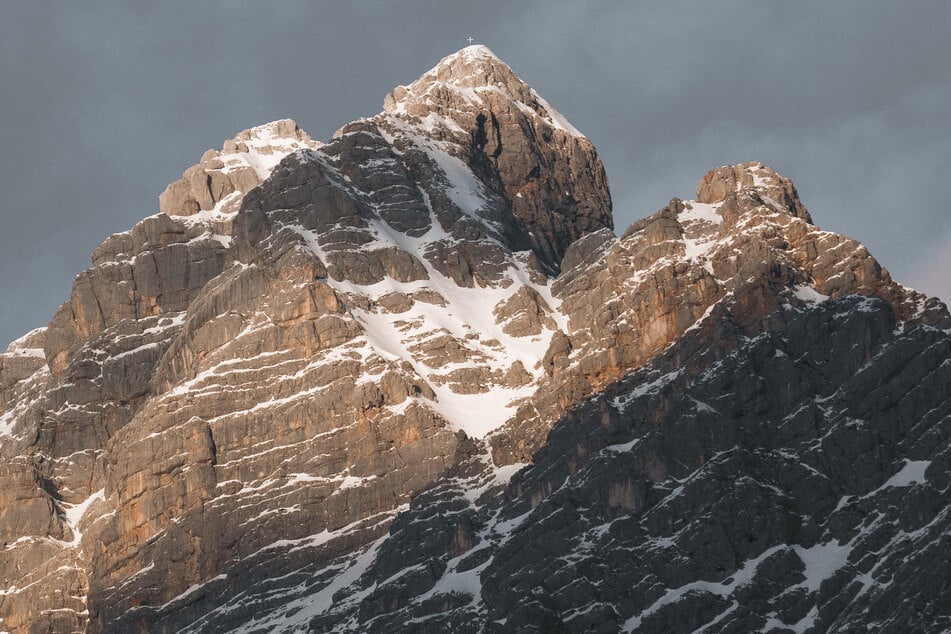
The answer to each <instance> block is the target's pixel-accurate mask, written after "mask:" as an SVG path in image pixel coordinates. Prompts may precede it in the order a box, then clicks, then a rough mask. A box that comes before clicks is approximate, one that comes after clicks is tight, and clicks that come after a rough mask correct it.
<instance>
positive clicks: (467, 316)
mask: <svg viewBox="0 0 951 634" xmlns="http://www.w3.org/2000/svg"><path fill="white" fill-rule="evenodd" d="M158 209H159V213H157V214H155V215H152V216H149V217H147V218H145V219H144V220H142V221H141V222H139V223H138V224H137V225H136V226H135V227H133V228H132V229H131V230H129V231H126V232H122V233H117V234H115V235H112V236H110V237H109V238H107V239H106V240H105V241H104V242H103V243H102V244H101V245H100V246H99V247H98V248H97V249H96V250H95V252H94V253H93V256H92V267H91V268H89V269H87V270H85V271H83V272H82V273H80V274H79V275H78V276H77V277H76V279H75V281H74V283H73V290H72V294H71V296H70V297H69V299H68V300H67V301H66V302H65V303H64V304H63V305H62V306H61V307H60V308H59V310H57V311H56V313H55V314H54V315H53V316H52V319H51V321H50V323H49V325H48V326H47V327H45V328H39V329H37V330H34V331H32V332H30V333H28V334H27V335H25V336H24V337H22V338H20V339H19V340H17V341H15V342H13V343H12V344H10V346H9V347H8V348H7V349H6V352H5V353H3V354H0V631H2V632H10V633H17V634H19V633H26V632H31V633H33V632H75V631H82V632H246V633H250V632H285V631H286V632H291V631H314V632H622V631H623V632H693V631H710V632H727V631H728V632H744V631H768V632H826V631H883V632H942V631H947V630H948V629H951V602H949V601H948V596H949V592H951V316H949V314H948V310H947V307H946V306H945V305H944V304H943V303H941V302H940V301H938V300H937V299H934V298H930V299H929V298H927V297H925V296H924V295H922V294H920V293H918V292H916V291H914V290H911V289H908V288H905V287H903V286H901V285H900V284H898V283H896V282H895V281H894V280H892V279H891V277H890V276H889V274H888V272H887V271H886V270H885V269H884V268H883V267H882V266H881V265H879V263H878V262H877V261H876V260H875V259H874V258H873V257H872V256H871V255H870V254H869V253H868V251H867V250H866V249H865V248H864V247H863V246H862V245H861V244H859V243H857V242H856V241H854V240H852V239H850V238H847V237H845V236H842V235H838V234H835V233H830V232H827V231H822V230H820V229H819V228H818V227H817V226H816V225H814V224H813V221H812V217H811V216H810V214H809V213H808V212H807V211H806V208H805V207H804V206H803V204H802V202H801V201H800V199H799V195H798V193H797V192H796V189H795V188H794V186H793V185H792V183H791V182H790V181H789V180H787V179H786V178H784V177H782V176H781V175H779V174H777V173H776V172H775V171H773V170H772V169H770V168H769V167H767V166H765V165H763V164H761V163H755V162H753V163H744V164H740V165H734V166H726V167H718V168H716V169H714V170H712V171H711V172H709V173H708V174H706V175H704V176H703V177H702V178H701V179H700V183H699V185H698V187H697V191H696V198H695V199H694V200H679V199H672V200H671V201H670V202H669V204H668V205H667V206H666V207H665V208H664V209H661V210H660V211H658V212H657V213H655V214H653V215H651V216H648V217H646V218H644V219H642V220H640V221H638V222H636V223H635V224H634V225H633V226H631V227H630V228H628V229H627V230H626V231H624V232H623V234H622V235H621V236H620V237H617V235H616V234H615V233H614V232H613V224H612V216H611V198H610V194H609V191H608V185H607V180H606V178H605V173H604V169H603V167H602V165H601V162H600V161H599V159H598V157H597V154H596V152H595V150H594V148H593V147H592V145H591V143H590V142H589V141H588V140H587V139H586V138H585V137H584V136H583V135H581V134H580V133H579V132H578V131H577V130H576V129H575V128H574V127H572V126H571V124H570V123H568V122H567V121H566V120H565V119H564V118H563V117H562V116H561V115H560V114H559V113H558V112H557V111H556V110H555V109H554V108H552V106H551V105H549V104H548V103H547V102H546V101H545V100H544V99H542V97H541V96H539V95H538V94H537V93H536V92H535V91H534V90H532V88H531V87H529V86H528V85H526V84H525V83H524V82H522V81H521V80H520V79H519V78H518V77H517V76H516V75H515V74H514V73H513V72H512V70H511V69H510V68H509V67H508V66H506V65H505V64H504V63H503V62H501V61H500V60H499V59H498V58H497V57H495V56H494V55H493V54H492V53H491V52H490V51H489V50H488V49H486V48H484V47H481V46H470V47H468V48H465V49H462V50H461V51H459V52H457V53H455V54H453V55H451V56H449V57H447V58H445V59H443V60H442V61H440V62H439V64H438V65H437V66H436V67H435V68H433V69H432V70H430V71H429V72H427V73H425V74H424V75H423V76H422V77H420V78H419V79H418V80H416V81H415V82H413V83H412V84H410V85H408V86H400V87H397V88H396V89H394V90H393V92H392V93H391V94H389V95H387V96H386V98H385V100H384V110H383V112H382V113H380V114H378V115H376V116H374V117H371V118H368V119H360V120H358V121H355V122H353V123H350V124H348V125H346V126H344V127H343V128H342V129H341V130H339V131H338V132H337V133H336V134H334V135H333V138H332V139H331V140H329V141H328V142H327V143H319V142H316V141H313V140H312V139H310V137H309V136H308V135H307V134H306V133H304V132H303V131H301V130H300V129H298V127H297V125H296V124H295V123H294V122H293V121H290V120H283V121H276V122H274V123H269V124H266V125H263V126H259V127H256V128H251V129H249V130H246V131H244V132H241V133H240V134H238V135H237V136H236V137H235V138H234V139H232V140H229V141H226V142H225V143H224V145H223V147H222V149H221V150H220V151H216V150H209V151H208V152H206V153H205V154H204V155H203V156H202V157H201V159H200V161H199V162H198V163H197V164H196V165H194V166H192V167H190V168H188V169H187V170H186V171H185V172H184V174H183V176H182V178H181V179H180V180H178V181H176V182H174V183H172V184H171V185H169V186H168V188H167V189H166V190H165V192H164V193H163V194H162V195H161V197H160V199H159V207H158Z"/></svg>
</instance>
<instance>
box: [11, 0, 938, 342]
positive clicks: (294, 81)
mask: <svg viewBox="0 0 951 634" xmlns="http://www.w3.org/2000/svg"><path fill="white" fill-rule="evenodd" d="M949 33H951V3H948V2H937V1H935V2H919V3H896V2H887V3H886V2H871V1H867V0H862V1H854V2H843V1H840V2H835V3H827V2H778V1H776V2H766V1H755V2H753V1H751V2H700V1H699V0H698V1H695V2H683V3H678V2H663V3H660V2H657V3H650V4H648V3H644V2H623V3H622V2H614V3H593V2H590V3H589V2H577V0H574V1H571V2H551V1H546V2H517V3H513V2H510V1H507V2H489V1H485V0H482V1H480V2H465V3H448V2H445V1H442V0H440V1H435V0H434V1H432V2H353V3H343V2H340V3H330V2H321V3H317V2H308V3H304V2H266V3H265V2H256V3H252V2H236V1H228V2H202V3H191V2H188V3H186V2H163V3H142V2H140V1H138V0H136V1H134V2H131V1H130V2H111V3H110V2H96V3H65V2H61V3H55V4H54V3H50V2H35V3H34V2H29V3H28V2H12V1H8V0H0V90H2V92H0V94H2V99H0V134H2V144H3V145H2V152H0V221H2V225H0V342H3V343H0V349H3V347H4V346H5V343H6V342H9V341H11V340H12V339H14V338H16V337H18V336H19V335H21V334H23V333H25V332H26V331H28V330H30V329H32V328H34V327H37V326H41V325H45V324H46V323H47V322H48V321H49V319H50V317H51V316H52V314H53V312H54V310H55V309H56V307H57V306H58V305H59V304H60V303H62V302H63V301H65V300H66V299H67V298H68V297H69V292H70V288H71V285H72V280H73V277H74V276H75V275H76V274H77V273H78V272H79V271H81V270H82V269H83V268H86V267H88V266H89V265H90V254H91V252H92V250H93V249H94V248H95V246H96V245H97V244H99V243H100V242H101V241H102V240H103V239H104V238H105V237H106V236H108V235H109V234H111V233H115V232H118V231H124V230H126V229H128V228H130V227H131V226H132V225H133V224H135V222H137V221H138V220H140V219H141V218H143V217H145V216H148V215H151V214H153V213H156V212H157V211H158V202H157V201H158V195H159V193H161V191H162V190H163V189H164V188H165V186H166V185H167V184H168V183H169V182H171V181H173V180H175V179H176V178H178V177H179V176H180V175H181V173H182V171H183V170H184V169H185V168H187V167H188V166H190V165H192V164H194V163H196V162H197V161H198V158H199V157H200V156H201V154H202V152H203V151H204V150H206V149H208V148H212V147H214V148H220V147H221V144H222V142H223V141H224V140H225V139H227V138H230V137H232V136H234V134H235V133H237V132H238V131H240V130H242V129H244V128H248V127H251V126H253V125H258V124H261V123H264V122H267V121H271V120H274V119H280V118H284V117H290V118H293V119H295V120H296V121H297V122H298V124H299V125H300V126H301V127H302V128H303V129H305V130H307V131H308V132H309V133H310V135H311V136H312V137H313V138H315V139H321V140H325V139H327V138H329V137H330V135H331V134H332V133H333V131H334V130H336V129H337V128H339V127H340V126H342V125H343V124H345V123H347V122H348V121H351V120H353V119H356V118H359V117H363V116H371V115H373V114H376V113H377V112H379V111H380V110H381V109H382V103H383V97H384V96H385V95H386V93H387V92H388V91H389V90H391V89H392V87H393V86H395V85H397V84H408V83H410V82H411V81H413V80H414V79H416V77H418V76H419V75H421V74H422V73H423V72H425V71H426V70H427V69H429V68H430V67H432V66H433V65H435V63H436V62H437V61H438V60H439V59H440V58H441V57H444V56H445V55H448V54H450V53H452V52H453V51H455V50H456V49H458V48H461V47H463V46H465V44H466V38H467V37H468V36H470V35H471V36H472V37H474V38H475V39H476V41H477V42H479V43H481V44H485V45H487V46H488V47H489V48H491V49H492V50H493V51H494V52H495V53H496V54H497V55H499V56H500V57H501V58H502V59H503V60H505V61H506V62H507V63H508V64H509V65H510V66H511V67H512V68H513V70H514V71H515V72H516V73H517V74H518V75H519V76H521V77H522V79H524V80H525V81H527V82H528V83H529V84H531V85H532V86H533V87H534V88H535V89H536V90H537V91H538V92H539V93H540V94H541V95H542V96H543V97H545V98H546V99H547V100H548V101H550V102H551V103H552V105H554V107H555V108H556V109H558V110H559V111H561V112H562V113H563V114H564V115H565V116H566V117H567V118H568V119H569V120H570V121H571V122H572V123H573V124H574V125H575V127H577V128H579V129H580V130H581V131H582V132H584V133H585V134H586V135H587V136H588V137H589V138H590V139H591V140H592V141H593V142H594V144H595V146H596V147H597V148H598V151H599V153H600V155H601V158H602V160H603V161H604V163H605V166H606V168H607V171H608V176H609V179H610V183H611V189H612V193H613V197H614V209H615V224H616V227H617V230H618V232H621V231H623V229H624V228H625V227H626V226H627V225H628V224H630V223H631V222H633V221H634V220H635V219H637V218H640V217H643V216H646V215H648V214H650V213H653V212H654V211H656V210H657V209H659V208H660V207H662V206H664V205H665V204H666V202H667V200H668V199H670V198H671V197H673V196H678V197H681V198H690V197H692V195H693V191H694V187H695V186H696V183H697V181H698V180H699V179H700V177H701V176H702V175H703V174H704V173H705V172H706V171H708V170H709V169H711V168H713V167H716V166H718V165H723V164H728V163H736V162H741V161H747V160H759V161H763V162H764V163H766V164H768V165H771V166H772V167H774V168H775V169H777V170H778V171H779V172H780V173H782V174H784V175H785V176H787V177H789V178H791V179H792V181H793V182H794V183H795V184H796V186H797V188H798V190H799V193H800V196H801V198H802V200H803V202H804V204H805V205H806V207H807V208H808V209H809V210H810V212H811V213H812V217H813V220H814V221H815V222H816V223H817V224H818V225H819V226H820V227H822V228H824V229H829V230H833V231H838V232H842V233H846V234H848V235H850V236H852V237H855V238H857V239H859V240H860V241H862V242H864V243H865V244H866V245H867V246H868V247H869V250H870V251H871V252H872V254H873V255H875V256H876V257H877V258H878V259H879V261H880V262H882V264H884V265H885V266H886V267H887V268H888V269H889V270H890V271H891V273H892V275H893V276H894V277H895V278H896V279H898V280H899V281H901V282H902V283H905V284H908V285H911V286H915V287H918V288H921V289H922V290H924V291H926V292H928V293H929V294H932V295H939V296H941V297H943V298H944V299H946V300H948V299H951V274H949V270H951V214H949V211H948V208H947V203H946V200H945V199H944V195H945V194H946V190H947V189H948V185H949V183H951V173H949V172H951V167H949V166H951V105H949V104H951V35H949Z"/></svg>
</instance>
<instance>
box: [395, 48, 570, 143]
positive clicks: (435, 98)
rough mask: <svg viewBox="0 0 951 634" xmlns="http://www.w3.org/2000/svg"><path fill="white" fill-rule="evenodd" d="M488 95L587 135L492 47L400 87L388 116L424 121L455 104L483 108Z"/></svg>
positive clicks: (459, 56) (449, 59)
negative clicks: (409, 115) (434, 112)
mask: <svg viewBox="0 0 951 634" xmlns="http://www.w3.org/2000/svg"><path fill="white" fill-rule="evenodd" d="M488 93H494V94H495V95H497V96H499V97H502V98H504V99H505V100H508V101H511V102H514V104H515V105H516V106H517V107H518V108H519V110H522V111H524V112H526V113H533V115H534V116H536V117H539V118H541V119H543V120H544V121H545V122H546V123H547V124H548V125H549V126H551V127H553V128H556V129H558V130H561V131H563V132H567V133H568V134H570V135H572V136H576V137H583V136H584V135H583V134H582V133H581V132H579V131H578V130H577V128H575V127H574V126H573V125H571V124H570V123H569V122H568V120H567V119H565V117H564V116H562V115H561V114H560V113H559V112H557V111H556V110H555V109H554V108H552V107H551V104H549V103H548V102H547V101H545V100H544V99H542V97H541V96H540V95H539V94H538V93H537V92H535V90H533V89H532V87H531V86H529V85H528V84H527V83H525V82H524V81H523V80H522V79H521V78H519V77H518V75H516V74H515V72H514V71H512V69H511V68H510V67H509V66H508V64H506V63H505V62H503V61H502V60H501V59H499V58H498V57H497V56H496V55H495V53H493V52H492V51H491V50H489V48H488V47H486V46H482V45H480V44H475V45H472V46H467V47H465V48H463V49H460V50H458V51H456V52H455V53H453V54H452V55H448V56H446V57H444V58H442V59H441V60H440V61H439V63H438V64H436V65H435V66H434V67H432V68H431V69H429V70H428V71H426V72H425V73H423V74H422V76H420V78H419V79H417V80H416V81H414V82H413V83H411V84H410V85H409V86H397V87H396V88H394V89H393V92H392V93H390V94H389V95H387V96H386V99H385V100H384V102H383V109H384V111H385V112H387V113H396V114H399V113H409V114H413V115H416V116H419V117H420V118H422V117H425V116H426V115H427V114H429V113H430V112H433V111H436V112H439V111H440V110H442V109H444V108H445V107H446V106H447V105H450V104H451V103H452V102H456V103H457V104H458V103H460V102H461V103H464V104H468V105H470V106H471V105H476V106H478V105H480V104H482V103H483V102H484V101H485V99H484V97H485V96H486V95H487V94H488Z"/></svg>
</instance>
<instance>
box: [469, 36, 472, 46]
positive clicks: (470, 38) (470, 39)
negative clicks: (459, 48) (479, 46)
mask: <svg viewBox="0 0 951 634" xmlns="http://www.w3.org/2000/svg"><path fill="white" fill-rule="evenodd" d="M469 46H472V37H471V36H470V37H469Z"/></svg>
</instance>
